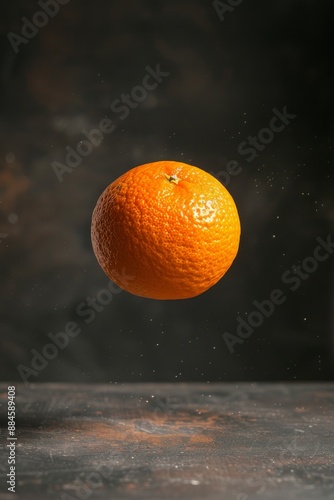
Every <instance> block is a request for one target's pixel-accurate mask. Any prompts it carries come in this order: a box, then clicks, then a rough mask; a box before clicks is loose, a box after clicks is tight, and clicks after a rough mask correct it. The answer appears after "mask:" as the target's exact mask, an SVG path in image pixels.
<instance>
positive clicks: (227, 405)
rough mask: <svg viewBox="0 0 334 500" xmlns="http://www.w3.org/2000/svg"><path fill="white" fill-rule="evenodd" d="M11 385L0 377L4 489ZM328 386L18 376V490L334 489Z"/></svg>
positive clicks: (191, 492) (276, 492)
mask: <svg viewBox="0 0 334 500" xmlns="http://www.w3.org/2000/svg"><path fill="white" fill-rule="evenodd" d="M7 387H8V385H6V384H1V386H0V390H1V391H0V393H1V399H0V403H1V406H0V417H1V441H2V446H1V455H0V465H1V467H0V471H1V490H0V498H1V499H4V500H5V499H7V498H11V499H12V498H14V496H13V493H11V492H8V491H7V485H6V474H8V472H9V467H10V466H9V465H8V458H9V453H10V447H8V446H6V444H7V443H10V442H11V441H10V438H9V436H8V429H7V416H6V415H7V397H8V394H7V393H8V391H7ZM333 389H334V385H333V384H326V383H323V384H311V383H310V384H305V383H303V384H298V383H293V384H291V383H290V384H257V383H254V384H248V383H241V384H232V383H229V384H220V383H219V384H195V383H192V384H131V385H130V384H124V385H121V384H120V385H73V384H68V385H67V384H40V385H37V384H36V385H29V386H24V385H17V386H16V398H15V405H16V406H15V408H16V429H17V430H16V435H15V437H16V438H17V439H16V440H15V453H16V457H15V458H16V497H17V498H24V499H30V498H31V499H47V498H59V499H92V500H93V499H132V498H133V499H137V498H141V499H159V498H166V499H193V498H201V499H227V500H229V499H235V500H250V499H261V498H263V499H267V498H268V499H285V500H286V499H292V498H293V499H295V498H298V499H299V498H300V499H303V500H307V499H317V500H319V499H333V498H334V436H333V434H334V428H333V416H334V398H333V396H334V391H333Z"/></svg>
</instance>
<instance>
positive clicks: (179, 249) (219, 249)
mask: <svg viewBox="0 0 334 500" xmlns="http://www.w3.org/2000/svg"><path fill="white" fill-rule="evenodd" d="M91 236H92V244H93V250H94V253H95V255H96V258H97V260H98V262H99V264H100V266H101V267H102V269H103V270H104V272H105V273H106V275H107V276H108V277H109V278H110V279H111V280H112V281H114V282H115V283H116V284H117V285H118V286H119V287H121V288H123V289H124V290H126V291H128V292H130V293H133V294H134V295H139V296H141V297H148V298H152V299H160V300H163V299H165V300H166V299H186V298H190V297H195V296H196V295H199V294H201V293H203V292H205V291H206V290H208V289H209V288H210V287H212V286H213V285H215V284H216V283H217V281H219V280H220V278H221V277H222V276H223V275H224V274H225V273H226V271H227V270H228V269H229V267H230V266H231V264H232V262H233V260H234V259H235V257H236V255H237V252H238V248H239V240H240V220H239V216H238V211H237V208H236V205H235V203H234V201H233V198H232V196H231V195H230V193H229V192H228V191H227V189H226V188H225V187H224V186H223V185H222V184H221V183H220V182H219V181H218V180H217V179H216V178H215V177H213V176H212V175H210V174H208V173H207V172H205V171H203V170H201V169H200V168H197V167H194V166H192V165H187V164H186V163H180V162H176V161H158V162H154V163H146V164H145V165H140V166H139V167H135V168H133V169H131V170H129V171H128V172H126V173H125V174H123V175H121V176H120V177H119V178H118V179H116V180H115V181H114V182H112V183H111V184H110V185H109V186H108V187H107V188H106V190H105V191H104V192H103V193H102V195H101V196H100V198H99V200H98V202H97V205H96V207H95V209H94V212H93V217H92V229H91Z"/></svg>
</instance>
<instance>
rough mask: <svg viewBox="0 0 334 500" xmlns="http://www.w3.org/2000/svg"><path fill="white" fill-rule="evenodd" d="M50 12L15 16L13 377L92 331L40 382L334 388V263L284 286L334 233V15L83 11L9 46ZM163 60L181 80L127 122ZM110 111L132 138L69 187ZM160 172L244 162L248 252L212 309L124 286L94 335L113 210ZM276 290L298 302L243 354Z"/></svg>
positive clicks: (273, 1) (311, 5)
mask: <svg viewBox="0 0 334 500" xmlns="http://www.w3.org/2000/svg"><path fill="white" fill-rule="evenodd" d="M226 3H227V2H226ZM38 10H41V8H40V6H39V5H38V3H37V2H36V1H27V0H25V1H18V0H16V1H15V2H6V3H5V4H4V5H3V6H1V21H0V23H1V34H2V38H1V45H0V49H1V68H0V69H1V91H0V105H1V116H0V133H1V144H0V162H1V166H0V168H1V170H0V217H1V218H0V222H1V225H0V234H1V239H0V255H1V264H0V268H1V291H0V307H1V323H0V324H1V354H0V379H2V380H13V381H14V380H21V377H20V375H19V373H18V370H17V366H18V365H19V364H23V365H25V366H27V367H28V366H30V363H31V360H32V357H33V355H32V353H31V350H32V349H37V351H39V352H40V351H41V350H42V349H43V347H44V346H45V344H47V343H49V342H50V340H49V338H48V333H49V332H52V333H53V334H56V333H57V332H60V331H63V329H64V327H65V325H66V324H67V322H68V321H75V322H77V323H78V325H79V326H80V328H81V333H80V334H79V335H78V336H76V337H75V338H72V339H71V340H70V342H69V344H68V345H67V347H65V348H64V349H63V350H61V351H60V352H59V354H58V356H57V357H55V358H54V359H52V360H50V361H49V362H48V366H47V367H46V368H45V369H43V370H41V371H40V372H39V373H38V374H37V375H32V376H30V377H29V382H35V381H36V382H38V381H73V382H97V381H98V382H113V383H115V382H124V381H141V382H144V381H195V380H196V381H218V380H219V381H221V380H222V381H228V380H280V379H284V380H311V379H333V375H334V369H333V361H334V335H333V328H334V314H333V306H334V300H333V286H334V281H333V277H334V274H333V264H334V256H331V257H330V258H328V260H326V261H325V262H321V263H319V267H318V269H317V270H316V271H315V272H314V273H312V274H311V276H310V277H309V278H308V279H305V280H303V281H302V282H301V285H300V287H299V288H298V290H296V291H295V292H291V291H290V290H289V287H288V286H287V285H284V284H282V281H281V276H282V273H283V272H285V271H287V270H288V269H290V268H291V266H292V265H293V264H298V263H300V261H302V260H303V259H304V258H305V257H309V256H312V255H313V251H314V249H315V247H316V245H317V242H316V238H317V237H319V236H320V237H322V238H324V239H326V237H327V235H329V234H330V233H331V234H334V203H333V187H334V183H333V116H332V113H333V97H332V96H333V74H332V67H333V65H332V48H331V44H330V34H331V31H332V17H331V2H330V1H324V0H323V1H322V2H317V1H316V0H309V1H307V0H304V1H297V0H270V1H265V0H262V1H257V2H251V1H250V0H244V1H243V2H241V3H240V5H238V6H236V7H235V8H234V9H233V11H230V12H226V13H225V19H224V20H223V21H221V20H220V18H219V15H218V13H217V12H216V10H215V7H214V6H213V4H212V2H210V1H194V0H191V1H190V0H189V1H186V0H170V1H165V0H152V1H150V0H136V1H122V2H121V1H112V2H110V1H102V0H100V1H97V2H91V1H82V0H81V1H79V0H71V1H70V2H68V4H67V5H62V6H60V7H59V13H58V14H57V15H56V16H54V18H52V19H50V20H49V22H48V23H47V25H46V26H45V27H42V28H40V29H39V32H38V34H37V35H36V36H34V37H33V38H32V39H31V40H29V41H28V43H27V44H23V43H22V44H20V45H19V47H18V53H17V54H15V51H14V50H13V47H12V46H11V43H10V41H9V39H8V37H7V35H8V33H9V32H14V33H16V34H21V31H22V26H23V21H22V17H23V16H26V17H27V18H28V19H29V20H31V19H32V18H33V16H34V14H35V12H36V11H38ZM157 64H160V67H161V70H162V71H165V72H169V73H170V75H169V76H168V77H167V78H165V79H164V81H163V82H162V83H161V84H160V85H159V86H158V87H157V89H155V90H153V91H151V92H150V93H149V95H148V97H147V99H145V100H144V101H143V102H142V103H141V104H140V105H139V106H138V107H137V108H136V109H133V110H131V112H130V114H129V116H128V117H127V118H126V119H125V120H123V121H122V120H121V119H120V117H119V116H117V115H116V114H115V113H113V112H112V111H111V109H110V105H111V103H112V101H113V100H115V99H117V98H119V97H120V96H121V94H122V93H123V92H124V93H129V92H130V91H131V90H132V89H133V87H134V86H136V85H140V84H141V82H142V80H143V77H144V76H145V74H146V70H145V67H146V66H147V65H149V66H151V67H152V68H155V67H156V65H157ZM284 106H287V110H288V112H289V113H292V114H295V115H297V117H296V118H295V119H293V120H292V121H291V123H290V125H289V126H287V127H286V128H285V129H284V131H282V132H281V133H277V134H275V137H274V139H273V141H272V142H271V143H270V144H268V145H267V146H266V147H265V149H264V150H263V151H261V152H259V154H258V156H257V158H256V159H255V160H254V161H252V162H247V160H246V156H242V155H240V154H239V153H238V145H239V144H240V142H242V141H244V140H246V139H247V137H248V135H250V134H251V135H257V133H258V132H259V130H260V129H262V128H263V127H267V126H268V124H269V122H270V119H271V117H272V116H273V111H272V110H273V108H277V109H278V110H282V109H283V107H284ZM106 116H107V117H109V118H110V119H112V120H113V123H114V124H115V130H114V132H112V133H111V134H109V135H106V136H105V137H104V140H103V142H102V144H101V145H100V146H99V147H96V148H94V150H93V151H92V153H91V154H90V155H89V156H87V157H86V158H84V160H83V161H82V163H81V165H79V166H78V167H77V168H76V169H74V170H73V172H72V173H68V174H65V175H64V177H63V182H61V183H60V182H59V181H58V180H57V177H56V175H55V172H54V170H53V168H52V165H51V164H52V162H53V161H59V162H62V163H64V159H65V153H66V151H65V147H66V146H67V145H70V146H71V147H73V148H76V146H77V145H78V143H79V141H80V140H82V139H84V136H83V135H82V130H83V129H84V128H86V129H88V130H91V129H92V128H96V126H97V125H98V124H99V122H100V120H101V119H102V118H103V117H106ZM160 159H170V160H179V161H183V162H187V163H191V164H194V165H197V166H199V167H201V168H203V169H205V170H207V171H209V172H211V173H214V174H215V175H217V176H221V175H222V174H221V172H222V171H224V170H225V168H226V165H227V163H228V161H230V160H232V159H234V160H236V161H238V162H239V164H240V166H241V167H242V172H241V173H240V175H238V176H235V177H233V178H232V179H231V182H230V183H229V185H228V189H229V190H230V192H231V193H232V195H233V197H234V199H235V201H236V204H237V206H238V209H239V213H240V218H241V223H242V238H241V246H240V251H239V254H238V257H237V259H236V261H235V263H234V264H233V266H232V268H231V269H230V271H229V272H228V274H227V275H226V276H225V277H224V278H223V279H222V280H221V281H220V282H219V283H218V284H217V285H216V286H215V287H214V288H212V289H211V290H210V291H208V292H207V293H205V294H203V295H201V296H199V297H197V298H195V299H190V300H183V301H155V300H148V299H143V298H139V297H135V296H131V295H129V294H128V293H126V292H123V291H122V292H120V293H117V294H114V296H113V299H112V301H111V302H110V304H109V305H107V306H106V307H105V308H104V310H103V311H101V312H99V313H98V314H96V317H95V319H94V321H92V322H91V323H90V324H86V323H85V321H84V319H83V318H80V317H79V316H78V314H77V311H76V309H77V307H78V305H79V304H80V303H81V302H82V301H85V300H86V298H87V297H88V296H90V297H96V296H97V294H98V293H99V291H100V290H101V289H103V288H106V287H107V285H108V279H107V278H106V276H105V275H104V274H103V272H102V270H101V269H100V268H99V266H98V264H97V261H96V259H95V257H94V255H93V252H92V248H91V243H90V220H91V214H92V210H93V208H94V206H95V203H96V201H97V198H98V196H99V195H100V193H101V192H102V190H103V189H104V188H105V187H106V186H107V185H108V184H109V183H110V182H111V181H113V180H114V179H115V178H116V177H118V176H119V175H120V174H121V173H123V172H125V171H126V170H128V169H130V168H132V167H134V166H136V165H139V164H142V163H146V162H149V161H156V160H160ZM333 239H334V237H333ZM275 288H281V289H282V290H284V292H285V294H286V297H287V299H286V301H285V303H284V304H283V305H281V306H278V307H276V309H275V311H274V313H273V314H272V315H271V316H270V317H269V318H267V319H266V320H265V321H264V323H263V325H262V326H261V327H259V328H257V329H256V330H255V331H254V333H253V334H252V335H251V336H250V337H249V338H248V339H247V340H245V342H244V343H243V344H237V345H236V346H235V352H234V353H233V354H232V353H230V352H229V350H228V348H227V345H226V343H225V341H224V339H223V334H224V332H225V331H228V332H230V333H233V334H235V331H236V324H237V323H236V321H237V317H238V316H239V315H241V316H242V317H243V318H247V312H248V313H249V312H251V311H252V310H254V305H252V302H253V301H254V300H260V301H261V300H263V299H266V298H268V297H269V295H270V293H271V292H272V290H273V289H275Z"/></svg>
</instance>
